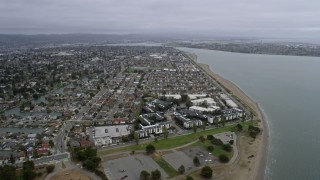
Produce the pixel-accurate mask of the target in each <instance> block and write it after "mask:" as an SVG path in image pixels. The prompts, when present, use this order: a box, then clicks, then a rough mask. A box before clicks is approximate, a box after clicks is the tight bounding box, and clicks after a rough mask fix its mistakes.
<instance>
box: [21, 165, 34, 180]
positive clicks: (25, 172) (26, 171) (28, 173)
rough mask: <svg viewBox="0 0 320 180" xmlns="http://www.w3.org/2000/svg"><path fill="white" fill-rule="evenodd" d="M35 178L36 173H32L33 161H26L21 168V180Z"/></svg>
mask: <svg viewBox="0 0 320 180" xmlns="http://www.w3.org/2000/svg"><path fill="white" fill-rule="evenodd" d="M35 177H36V173H35V172H34V163H33V161H26V162H24V163H23V166H22V179H23V180H31V179H34V178H35Z"/></svg>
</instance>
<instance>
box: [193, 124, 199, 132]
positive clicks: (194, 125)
mask: <svg viewBox="0 0 320 180" xmlns="http://www.w3.org/2000/svg"><path fill="white" fill-rule="evenodd" d="M197 129H198V127H197V125H196V123H193V125H192V130H193V132H194V133H196V132H197Z"/></svg>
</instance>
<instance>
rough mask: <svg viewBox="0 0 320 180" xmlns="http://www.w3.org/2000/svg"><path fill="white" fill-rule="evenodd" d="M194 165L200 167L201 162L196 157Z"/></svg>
mask: <svg viewBox="0 0 320 180" xmlns="http://www.w3.org/2000/svg"><path fill="white" fill-rule="evenodd" d="M193 164H194V165H195V166H200V160H199V158H198V157H194V158H193Z"/></svg>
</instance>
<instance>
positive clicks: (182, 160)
mask: <svg viewBox="0 0 320 180" xmlns="http://www.w3.org/2000/svg"><path fill="white" fill-rule="evenodd" d="M163 159H164V160H165V161H167V162H168V163H169V164H170V165H171V166H172V167H173V168H175V169H176V170H178V168H179V167H180V166H181V165H183V166H184V167H185V169H186V171H188V170H191V169H192V168H193V167H194V165H193V159H192V158H191V157H189V156H187V155H186V154H185V153H184V152H182V151H173V152H172V153H170V154H166V155H164V156H163Z"/></svg>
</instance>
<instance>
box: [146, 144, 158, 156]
mask: <svg viewBox="0 0 320 180" xmlns="http://www.w3.org/2000/svg"><path fill="white" fill-rule="evenodd" d="M146 152H147V154H153V153H154V152H156V148H155V147H154V146H153V145H152V144H148V145H147V146H146Z"/></svg>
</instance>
